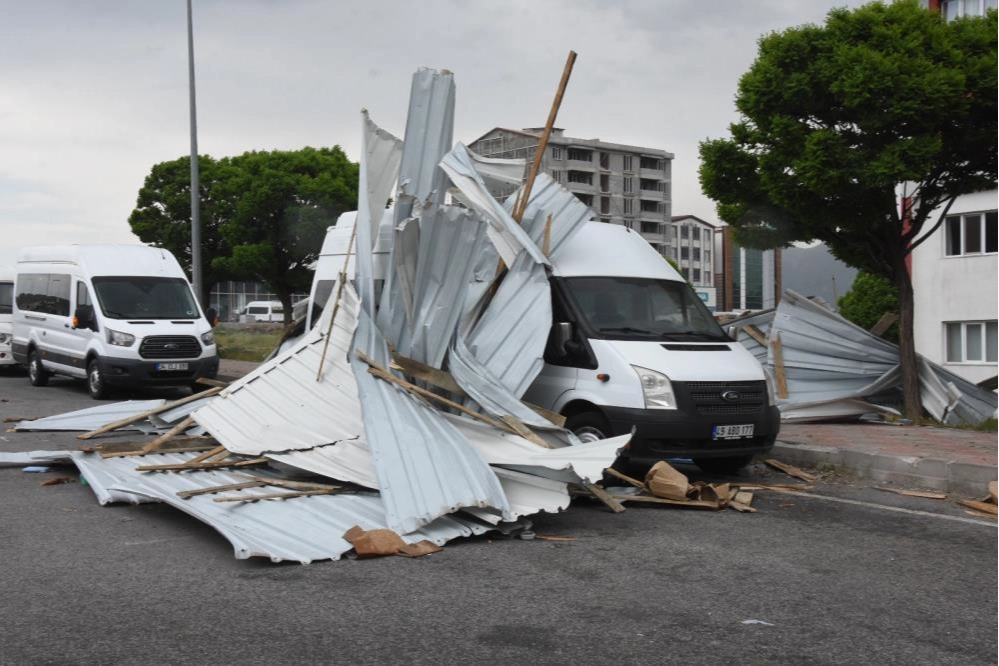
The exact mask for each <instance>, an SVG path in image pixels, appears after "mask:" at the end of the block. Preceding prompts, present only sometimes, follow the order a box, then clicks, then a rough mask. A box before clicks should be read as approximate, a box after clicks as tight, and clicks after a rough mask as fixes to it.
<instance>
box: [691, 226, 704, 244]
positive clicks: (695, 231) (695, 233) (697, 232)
mask: <svg viewBox="0 0 999 666" xmlns="http://www.w3.org/2000/svg"><path fill="white" fill-rule="evenodd" d="M690 237H691V238H692V239H693V240H695V241H699V240H701V228H700V227H694V228H692V229H691V230H690Z"/></svg>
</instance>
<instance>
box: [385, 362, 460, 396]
mask: <svg viewBox="0 0 999 666" xmlns="http://www.w3.org/2000/svg"><path fill="white" fill-rule="evenodd" d="M392 363H394V364H395V365H397V366H398V367H399V369H400V370H402V371H403V372H404V373H405V374H407V375H409V376H410V377H413V378H415V379H418V380H420V381H421V382H426V383H428V384H433V385H434V386H436V387H437V388H442V389H444V390H445V391H447V392H448V393H450V394H452V395H454V396H455V397H456V398H459V399H461V398H465V397H466V395H465V391H464V390H463V389H462V388H461V387H460V386H458V382H456V381H454V377H452V376H451V375H450V373H447V372H444V371H443V370H438V369H437V368H435V367H433V366H430V365H427V364H425V363H421V362H420V361H416V360H414V359H411V358H406V357H405V356H403V355H402V354H397V353H393V354H392Z"/></svg>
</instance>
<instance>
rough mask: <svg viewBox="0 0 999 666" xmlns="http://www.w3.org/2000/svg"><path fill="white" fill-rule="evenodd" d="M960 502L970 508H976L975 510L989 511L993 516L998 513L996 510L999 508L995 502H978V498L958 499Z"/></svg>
mask: <svg viewBox="0 0 999 666" xmlns="http://www.w3.org/2000/svg"><path fill="white" fill-rule="evenodd" d="M957 503H958V504H960V505H961V506H966V507H968V508H969V509H974V510H975V511H980V512H982V513H989V514H992V515H993V516H994V515H996V510H997V509H999V507H997V506H996V505H995V504H989V503H987V502H978V501H976V500H958V501H957Z"/></svg>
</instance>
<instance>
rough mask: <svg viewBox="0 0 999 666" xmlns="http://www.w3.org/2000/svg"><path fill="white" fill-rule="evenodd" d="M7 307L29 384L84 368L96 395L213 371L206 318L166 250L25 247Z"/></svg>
mask: <svg viewBox="0 0 999 666" xmlns="http://www.w3.org/2000/svg"><path fill="white" fill-rule="evenodd" d="M13 313H14V326H13V328H14V331H13V333H14V340H13V354H14V358H15V359H16V360H17V361H18V362H19V363H22V364H25V365H27V366H28V376H29V378H30V380H31V383H32V385H34V386H44V385H45V384H46V382H47V381H48V378H49V376H50V375H51V374H61V375H67V376H70V377H79V378H85V379H86V380H87V390H88V392H89V393H90V395H91V396H92V397H93V398H95V399H102V398H104V397H106V396H107V394H108V392H109V390H111V389H113V388H129V387H142V386H186V385H191V386H194V385H195V380H197V379H198V378H199V377H214V376H215V375H216V374H217V372H218V366H219V359H218V355H217V353H216V348H215V337H214V335H213V333H212V328H211V325H210V324H209V319H206V317H205V314H204V313H203V312H202V311H201V308H200V307H199V306H198V301H197V299H196V298H195V297H194V294H193V293H192V292H191V285H190V283H188V281H187V278H186V277H185V275H184V272H183V271H182V270H181V268H180V265H179V264H178V263H177V260H176V259H175V258H174V256H173V255H172V254H170V252H168V251H167V250H163V249H160V248H154V247H148V246H145V245H63V246H40V247H31V248H25V249H22V250H21V251H20V253H19V255H18V260H17V279H16V284H15V288H14V308H13ZM209 318H210V319H214V313H213V312H212V311H209Z"/></svg>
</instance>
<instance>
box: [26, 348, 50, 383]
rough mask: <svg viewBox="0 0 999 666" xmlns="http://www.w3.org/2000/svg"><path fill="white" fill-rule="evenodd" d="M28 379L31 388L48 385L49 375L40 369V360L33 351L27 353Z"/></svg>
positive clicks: (43, 369)
mask: <svg viewBox="0 0 999 666" xmlns="http://www.w3.org/2000/svg"><path fill="white" fill-rule="evenodd" d="M28 379H29V380H30V381H31V385H32V386H45V385H46V384H48V383H49V373H48V372H47V371H46V370H45V368H43V367H42V359H40V358H39V357H38V352H37V351H35V350H34V349H32V350H31V351H29V352H28Z"/></svg>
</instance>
